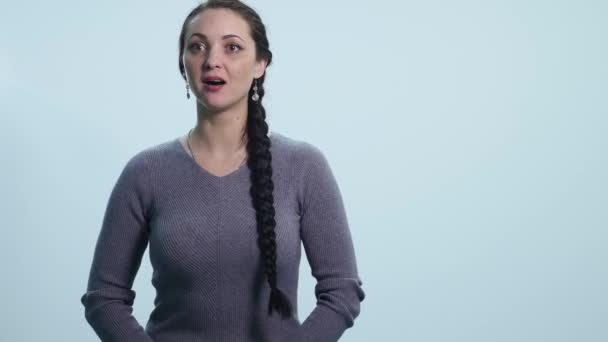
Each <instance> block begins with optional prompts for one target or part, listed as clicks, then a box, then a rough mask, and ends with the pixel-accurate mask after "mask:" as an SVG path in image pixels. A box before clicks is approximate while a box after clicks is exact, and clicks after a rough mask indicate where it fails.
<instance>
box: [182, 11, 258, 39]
mask: <svg viewBox="0 0 608 342" xmlns="http://www.w3.org/2000/svg"><path fill="white" fill-rule="evenodd" d="M193 33H199V34H202V35H204V36H205V37H207V39H221V38H222V37H223V36H225V35H229V34H236V35H238V36H240V37H241V38H242V39H250V35H249V25H248V24H247V22H246V21H245V20H244V19H243V18H242V17H241V16H240V15H239V14H237V13H235V12H234V11H232V10H229V9H223V8H212V9H207V10H205V11H203V12H202V13H199V14H197V15H196V16H195V17H194V18H192V20H191V21H190V25H188V37H190V35H192V34H193Z"/></svg>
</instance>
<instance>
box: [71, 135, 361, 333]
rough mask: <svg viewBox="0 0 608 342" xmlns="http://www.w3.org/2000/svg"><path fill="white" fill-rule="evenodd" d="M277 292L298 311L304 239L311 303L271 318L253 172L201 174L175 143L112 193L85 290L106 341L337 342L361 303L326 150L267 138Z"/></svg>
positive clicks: (132, 168)
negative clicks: (145, 285) (143, 275)
mask: <svg viewBox="0 0 608 342" xmlns="http://www.w3.org/2000/svg"><path fill="white" fill-rule="evenodd" d="M270 139H271V147H270V151H271V153H272V168H273V175H272V179H273V181H274V193H273V196H274V207H275V211H276V214H275V220H276V224H277V225H276V228H275V231H276V241H277V273H278V278H277V284H278V287H279V288H280V289H282V290H283V291H284V292H285V294H286V295H287V296H288V297H289V299H290V300H291V303H292V304H293V306H294V309H295V312H297V307H298V306H297V289H298V275H299V273H298V271H299V263H300V256H301V248H300V243H302V245H303V246H304V250H305V253H306V257H307V259H308V262H309V263H310V266H311V269H312V275H313V276H314V277H315V278H316V280H317V284H316V286H315V295H316V298H317V302H316V304H317V305H316V307H315V308H314V310H313V311H312V312H311V313H310V315H309V316H308V317H307V318H306V319H305V320H304V322H302V323H300V320H299V319H298V317H297V316H296V317H292V318H289V319H282V318H281V317H280V315H279V314H278V313H273V314H272V315H271V316H268V300H269V296H270V286H269V285H268V281H267V279H266V276H265V273H264V270H263V264H262V259H261V255H260V250H259V248H258V245H257V238H258V236H257V230H256V221H255V210H254V209H253V207H252V204H251V197H250V194H249V188H250V184H251V183H250V179H249V177H250V172H249V168H248V166H247V164H243V165H242V166H241V167H240V168H239V169H237V170H236V171H233V172H232V173H230V174H227V175H225V176H221V177H218V176H214V175H212V174H211V173H209V172H207V171H206V170H205V169H203V168H202V167H200V166H199V165H198V164H197V163H196V161H194V159H192V157H191V156H190V155H189V154H188V153H187V152H186V150H185V149H184V148H183V146H182V145H181V143H180V141H179V139H173V140H170V141H167V142H164V143H161V144H158V145H155V146H152V147H149V148H146V149H144V150H142V151H140V152H139V153H136V154H135V155H134V156H133V157H131V158H130V160H129V161H128V162H127V163H126V165H125V167H124V168H123V170H122V172H121V174H120V175H119V177H118V180H117V181H116V183H115V185H114V188H113V190H112V192H111V194H110V196H109V200H108V203H107V207H106V211H105V215H104V219H103V223H102V226H101V230H100V233H99V237H98V240H97V244H96V246H95V251H94V255H93V262H92V266H91V270H90V274H89V280H88V285H87V290H86V293H85V294H83V295H82V297H81V303H82V304H83V305H84V307H85V317H86V320H87V322H88V323H89V324H90V325H91V327H92V328H93V329H94V331H95V333H96V334H97V335H98V336H99V338H100V339H101V341H104V342H150V341H155V342H288V341H289V342H294V341H295V342H299V341H302V342H303V341H307V342H334V341H338V339H339V338H340V337H341V335H342V334H343V332H344V331H345V330H346V329H348V328H350V327H352V326H353V323H354V320H355V318H356V317H357V316H358V315H359V312H360V302H361V301H363V299H364V298H365V293H364V291H363V290H362V287H361V285H362V281H361V280H360V278H359V276H358V273H357V266H356V261H355V253H354V248H353V243H352V239H351V234H350V231H349V226H348V222H347V218H346V213H345V210H344V205H343V201H342V197H341V194H340V191H339V188H338V185H337V182H336V179H335V178H334V175H333V173H332V171H331V169H330V166H329V164H328V162H327V159H326V158H325V156H324V155H323V153H322V152H321V151H320V150H319V149H318V148H317V147H315V146H314V145H312V144H310V143H307V142H304V141H298V140H295V139H292V138H289V137H287V136H284V135H282V134H279V133H277V132H272V134H271V135H270ZM148 246H149V248H150V250H149V255H150V262H151V264H152V267H153V275H152V285H153V286H154V287H155V289H156V298H155V300H154V305H155V307H154V310H153V311H152V312H151V314H150V316H149V320H148V322H147V323H146V325H145V328H144V327H143V326H142V325H140V323H139V322H138V321H137V320H136V319H135V317H134V316H133V315H132V311H133V308H132V305H133V303H134V300H135V291H133V290H132V285H133V281H134V279H135V276H136V274H137V272H138V270H139V267H140V265H141V260H142V256H143V253H144V251H145V250H146V248H147V247H148Z"/></svg>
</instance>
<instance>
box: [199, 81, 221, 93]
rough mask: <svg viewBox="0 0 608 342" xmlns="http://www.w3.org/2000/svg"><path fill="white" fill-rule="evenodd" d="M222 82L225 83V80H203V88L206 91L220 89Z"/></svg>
mask: <svg viewBox="0 0 608 342" xmlns="http://www.w3.org/2000/svg"><path fill="white" fill-rule="evenodd" d="M224 84H226V82H225V81H222V80H204V81H203V88H204V89H205V90H207V91H218V90H220V89H222V87H223V86H224Z"/></svg>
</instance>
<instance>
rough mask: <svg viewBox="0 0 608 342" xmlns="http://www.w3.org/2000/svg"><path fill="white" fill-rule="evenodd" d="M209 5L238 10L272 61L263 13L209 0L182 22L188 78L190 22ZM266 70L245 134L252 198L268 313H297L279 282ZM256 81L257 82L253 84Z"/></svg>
mask: <svg viewBox="0 0 608 342" xmlns="http://www.w3.org/2000/svg"><path fill="white" fill-rule="evenodd" d="M208 8H227V9H231V10H233V11H235V12H236V13H238V14H239V15H241V17H243V19H245V20H246V21H247V22H248V23H249V27H250V29H251V35H252V37H253V40H254V41H255V46H256V58H264V59H265V60H266V61H267V63H266V66H267V67H268V66H269V65H270V64H271V62H272V52H271V51H270V48H269V43H268V38H267V36H266V28H265V26H264V24H263V23H262V20H261V18H260V16H259V15H258V14H257V13H256V11H255V10H254V9H252V8H251V7H249V6H247V5H246V4H244V3H242V2H241V1H238V0H209V1H207V2H204V3H201V4H199V5H198V6H196V7H195V8H193V9H192V11H190V13H189V14H188V16H187V17H186V19H185V20H184V23H183V24H182V29H181V33H180V36H179V62H178V65H179V70H180V73H181V74H182V77H183V78H184V80H186V76H185V69H184V64H183V62H182V56H183V52H184V47H185V43H184V42H185V34H186V31H187V27H188V24H189V23H190V21H191V20H192V18H194V16H196V15H197V14H199V13H201V12H202V11H204V10H205V9H208ZM265 75H266V74H265V73H264V74H263V75H262V76H261V77H260V78H258V79H257V87H258V90H257V93H258V96H259V99H258V101H253V100H252V99H251V96H252V95H253V90H252V88H250V90H249V96H248V106H247V107H248V108H247V124H246V129H245V131H244V132H243V135H247V152H248V159H247V165H248V167H249V169H250V171H251V173H250V175H251V188H250V191H249V192H250V194H251V200H252V204H253V207H254V208H255V211H256V222H257V231H258V239H257V242H258V247H259V248H260V252H261V254H262V262H263V264H264V271H265V273H266V277H267V280H268V283H269V285H270V300H269V303H268V314H269V315H271V314H272V311H273V309H275V310H277V311H278V312H279V313H280V314H281V316H282V317H290V316H293V306H292V304H291V302H290V301H289V298H288V297H287V296H286V295H285V293H284V292H283V291H281V290H280V289H279V288H278V286H277V278H278V277H277V262H276V261H277V243H276V234H275V227H276V221H275V219H274V217H275V210H274V198H273V190H274V183H273V181H272V155H271V153H270V144H271V141H270V138H269V137H268V124H267V123H266V110H265V109H264V107H263V106H262V98H263V97H264V78H265ZM252 85H253V84H252Z"/></svg>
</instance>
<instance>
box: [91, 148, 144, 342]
mask: <svg viewBox="0 0 608 342" xmlns="http://www.w3.org/2000/svg"><path fill="white" fill-rule="evenodd" d="M144 157H145V155H144V154H142V153H139V154H137V155H135V156H133V157H132V158H131V159H130V160H129V161H128V162H127V164H126V165H125V167H124V168H123V170H122V173H121V174H120V176H119V177H118V180H117V182H116V183H115V185H114V188H113V190H112V192H111V194H110V198H109V200H108V203H107V206H106V211H105V216H104V219H103V223H102V227H101V231H100V233H99V237H98V239H97V244H96V246H95V251H94V256H93V263H92V266H91V270H90V274H89V280H88V285H87V291H86V293H85V294H84V295H82V297H81V299H80V301H81V303H82V304H83V305H84V307H85V318H86V320H87V322H88V323H89V324H90V325H91V327H92V328H93V330H94V331H95V333H96V334H97V336H99V338H100V339H101V341H103V342H123V341H129V342H153V340H152V338H150V336H148V335H147V334H146V332H145V331H144V329H143V327H142V326H141V325H140V324H139V323H138V322H137V320H136V319H135V317H133V315H132V312H133V307H132V305H133V302H134V300H135V291H133V290H132V289H131V287H132V285H133V280H134V279H135V276H136V274H137V272H138V270H139V266H140V264H141V259H142V255H143V253H144V251H145V250H146V247H147V245H148V228H147V220H148V211H149V209H150V207H151V202H152V188H151V183H150V182H149V176H150V173H149V170H148V167H147V164H146V162H147V161H146V159H145V158H144Z"/></svg>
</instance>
